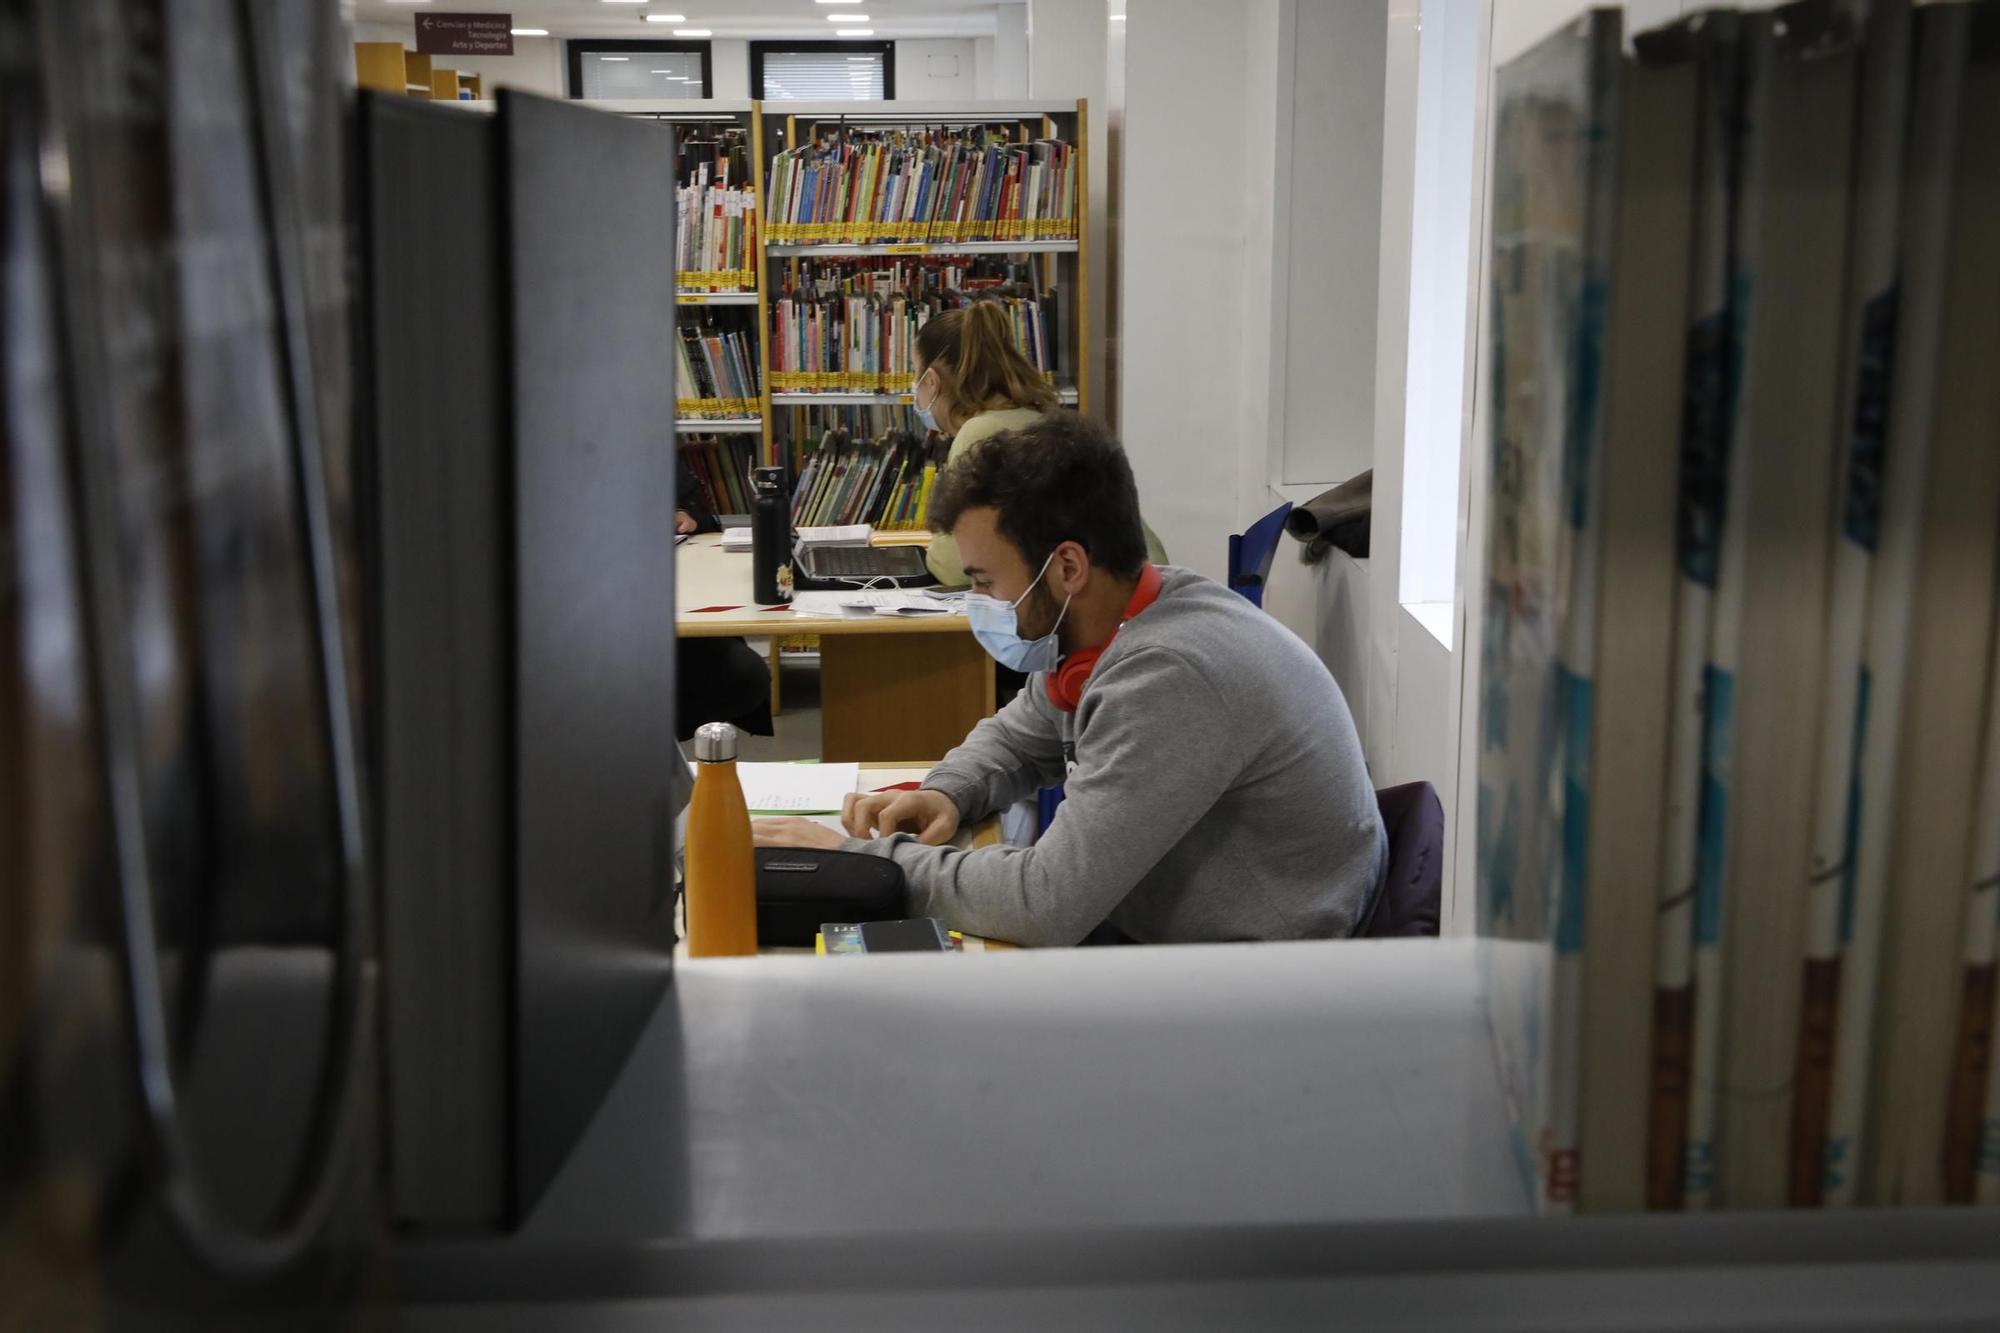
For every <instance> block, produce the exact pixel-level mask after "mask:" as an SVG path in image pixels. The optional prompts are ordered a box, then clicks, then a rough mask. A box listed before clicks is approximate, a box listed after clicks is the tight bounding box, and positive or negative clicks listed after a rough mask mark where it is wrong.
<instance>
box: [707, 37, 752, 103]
mask: <svg viewBox="0 0 2000 1333" xmlns="http://www.w3.org/2000/svg"><path fill="white" fill-rule="evenodd" d="M708 83H709V87H710V89H711V90H712V95H713V96H714V97H717V98H719V99H721V100H723V101H729V102H734V101H738V100H740V99H744V98H750V97H755V96H756V95H757V93H756V90H755V89H753V88H752V87H751V86H750V43H749V42H747V41H736V40H731V39H728V38H722V37H718V38H715V39H714V40H713V41H711V42H710V43H709V44H708Z"/></svg>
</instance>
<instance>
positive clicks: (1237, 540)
mask: <svg viewBox="0 0 2000 1333" xmlns="http://www.w3.org/2000/svg"><path fill="white" fill-rule="evenodd" d="M1291 512H1292V506H1291V505H1290V504H1289V503H1286V504H1281V505H1279V506H1278V507H1277V508H1276V509H1273V510H1272V511H1271V512H1270V513H1268V514H1266V515H1264V517H1262V518H1260V519H1258V520H1257V521H1256V522H1255V523H1252V524H1251V525H1250V526H1249V528H1248V529H1246V530H1245V531H1244V532H1243V533H1242V535H1240V536H1233V537H1231V538H1230V539H1229V586H1230V588H1231V589H1232V590H1234V591H1236V592H1240V593H1242V594H1243V595H1244V596H1245V597H1247V598H1249V599H1250V604H1251V605H1252V606H1257V607H1261V606H1263V605H1264V584H1265V582H1266V581H1267V580H1268V579H1269V578H1270V577H1271V560H1272V558H1273V557H1275V556H1276V555H1277V554H1278V539H1279V538H1280V537H1282V536H1284V535H1285V520H1286V519H1287V518H1289V517H1290V516H1291Z"/></svg>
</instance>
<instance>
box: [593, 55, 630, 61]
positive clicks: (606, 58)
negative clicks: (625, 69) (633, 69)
mask: <svg viewBox="0 0 2000 1333" xmlns="http://www.w3.org/2000/svg"><path fill="white" fill-rule="evenodd" d="M631 58H632V57H631V56H599V57H598V59H599V60H630V59H631Z"/></svg>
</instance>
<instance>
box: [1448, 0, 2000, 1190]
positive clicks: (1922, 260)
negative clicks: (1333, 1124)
mask: <svg viewBox="0 0 2000 1333" xmlns="http://www.w3.org/2000/svg"><path fill="white" fill-rule="evenodd" d="M1855 14H1856V11H1853V10H1851V9H1849V8H1846V7H1842V6H1838V5H1833V4H1805V5H1793V6H1789V7H1787V8H1786V9H1785V10H1782V11H1777V12H1758V13H1742V14H1739V13H1736V12H1734V11H1720V10H1718V11H1709V12H1706V13H1703V14H1700V15H1697V16H1692V17H1690V18H1687V19H1684V20H1683V21H1681V22H1679V23H1677V24H1675V25H1672V26H1670V27H1668V28H1665V29H1660V30H1657V31H1654V32H1649V33H1644V34H1640V35H1639V36H1638V38H1637V39H1636V40H1635V42H1634V43H1633V50H1632V52H1631V53H1629V54H1628V53H1626V52H1625V51H1624V50H1623V33H1622V23H1621V19H1620V15H1619V14H1618V12H1617V11H1615V10H1598V11H1594V12H1593V13H1592V14H1591V16H1590V17H1589V18H1588V19H1587V20H1586V21H1584V22H1582V23H1580V24H1578V25H1573V26H1572V27H1570V28H1568V29H1566V30H1564V31H1563V32H1562V33H1559V34H1557V35H1556V36H1553V37H1551V38H1549V39H1548V40H1546V41H1545V42H1543V43H1542V44H1540V45H1539V46H1537V47H1536V48H1534V49H1533V50H1532V51H1531V52H1529V53H1528V54H1527V55H1525V56H1523V57H1522V58H1521V59H1520V60H1518V61H1516V62H1513V63H1510V64H1509V65H1508V66H1507V67H1505V68H1504V69H1503V70H1502V71H1501V72H1500V74H1499V76H1498V78H1497V79H1496V88H1495V115H1496V132H1495V139H1494V152H1493V159H1492V160H1493V162H1494V181H1493V201H1494V202H1493V240H1492V248H1491V252H1490V254H1489V260H1488V263H1489V269H1490V271H1491V272H1492V274H1493V275H1494V285H1493V298H1492V306H1491V331H1490V335H1489V336H1490V343H1491V355H1490V357H1489V358H1488V365H1489V366H1490V368H1491V372H1492V384H1491V390H1490V394H1489V395H1488V401H1489V404H1490V409H1489V413H1490V414H1489V419H1488V421H1487V423H1486V427H1487V430H1488V432H1489V436H1488V442H1489V447H1490V452H1489V454H1488V464H1487V467H1488V474H1489V475H1488V484H1487V487H1486V492H1487V497H1488V499H1487V507H1486V517H1485V524H1486V531H1485V548H1486V549H1485V582H1484V587H1485V593H1484V596H1483V597H1482V598H1481V599H1480V612H1479V613H1480V615H1481V617H1482V623H1481V629H1480V634H1479V641H1480V644H1481V650H1480V687H1479V690H1478V709H1479V714H1480V715H1479V717H1478V719H1477V722H1476V724H1475V725H1476V726H1477V728H1478V732H1477V734H1478V736H1479V738H1480V757H1479V771H1478V778H1477V788H1478V803H1479V804H1478V812H1477V830H1478V832H1477V838H1476V842H1477V862H1476V870H1477V878H1478V884H1477V892H1478V900H1479V904H1480V918H1481V920H1480V926H1481V930H1482V933H1484V934H1487V935H1489V936H1493V937H1495V939H1496V942H1497V947H1495V948H1493V949H1492V950H1491V951H1489V952H1488V953H1486V954H1485V955H1483V956H1484V958H1485V960H1486V961H1485V966H1486V968H1487V972H1488V975H1487V978H1486V989H1487V994H1488V1000H1489V1005H1488V1012H1489V1015H1490V1017H1491V1021H1492V1024H1493V1027H1494V1039H1495V1043H1496V1048H1497V1049H1498V1052H1499V1055H1500V1063H1501V1069H1502V1075H1503V1084H1504V1086H1505V1089H1506V1092H1507V1096H1508V1099H1509V1102H1510V1104H1511V1105H1512V1107H1513V1110H1514V1114H1515V1117H1516V1121H1517V1126H1518V1129H1519V1132H1520V1135H1521V1142H1522V1145H1523V1148H1524V1152H1523V1159H1524V1160H1525V1161H1527V1162H1529V1163H1531V1164H1532V1171H1531V1184H1532V1186H1533V1188H1534V1189H1535V1191H1536V1194H1537V1197H1538V1199H1539V1200H1540V1202H1541V1204H1542V1205H1543V1206H1544V1207H1545V1208H1547V1209H1550V1210H1563V1209H1567V1208H1570V1207H1573V1206H1575V1207H1583V1208H1586V1209H1593V1210H1619V1209H1631V1208H1640V1207H1651V1208H1664V1209H1675V1208H1690V1209H1697V1208H1716V1207H1720V1208H1775V1207H1784V1206H1794V1207H1797V1206H1841V1205H1851V1204H1874V1205H1895V1204H1910V1205H1925V1204H1935V1203H1942V1202H1971V1201H1974V1200H1983V1201H1986V1202H1995V1201H2000V1065H1996V1062H1995V1061H1994V1060H1993V1058H1992V1034H1993V1030H1994V1027H1995V1026H1996V1023H2000V1011H1996V1003H1997V1002H2000V1000H1997V998H1996V991H2000V987H1996V984H1995V974H1996V967H1995V957H1996V942H2000V915H1996V912H2000V572H1997V571H2000V376H1995V375H1994V374H1993V373H1992V367H1991V356H1992V350H1993V348H1995V347H1996V346H2000V250H1996V249H1995V247H1994V246H1993V245H1992V237H1993V236H1995V235H1996V234H2000V7H1996V6H1995V5H1993V4H1991V3H1947V4H1936V5H1922V6H1912V5H1911V4H1909V3H1906V2H1905V0H1879V2H1878V3H1876V4H1874V5H1872V6H1871V7H1869V9H1868V10H1867V12H1866V15H1865V19H1864V20H1860V21H1857V20H1856V18H1855Z"/></svg>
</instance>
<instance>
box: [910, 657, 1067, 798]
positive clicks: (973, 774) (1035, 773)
mask: <svg viewBox="0 0 2000 1333" xmlns="http://www.w3.org/2000/svg"><path fill="white" fill-rule="evenodd" d="M1062 780H1063V758H1062V721H1061V719H1060V718H1059V717H1058V716H1057V714H1056V710H1055V705H1054V704H1051V703H1050V702H1049V699H1048V693H1047V691H1045V690H1044V689H1043V688H1042V681H1041V677H1039V676H1036V677H1033V678H1031V679H1030V680H1029V681H1028V685H1027V688H1025V689H1023V690H1022V691H1021V692H1020V693H1019V694H1018V695H1016V696H1015V697H1014V699H1013V701H1012V702H1011V703H1009V704H1008V705H1007V706H1006V707H1005V708H1003V709H1001V710H1000V711H999V712H998V713H995V714H994V715H993V716H992V717H989V718H983V719H981V721H980V723H979V725H978V726H976V727H974V728H973V729H972V734H971V735H969V736H967V737H966V738H965V742H964V744H962V745H960V746H959V747H958V748H957V749H955V750H953V751H952V752H951V753H950V754H948V755H946V756H945V757H944V758H943V759H941V760H939V761H938V763H937V766H936V767H935V768H933V769H931V771H930V775H929V776H928V777H926V778H925V779H924V790H926V791H941V792H943V793H944V794H945V795H946V796H949V797H950V798H951V800H952V804H954V805H956V806H957V807H958V812H959V814H960V815H961V816H962V817H963V818H965V819H966V820H968V821H973V820H980V819H986V818H988V817H990V816H992V815H996V814H998V813H999V812H1000V811H1002V810H1005V809H1006V808H1007V807H1008V806H1010V805H1012V804H1014V802H1016V801H1018V800H1022V799H1023V798H1025V797H1028V796H1032V795H1033V794H1034V793H1035V792H1036V791H1038V790H1040V789H1041V788H1043V787H1053V786H1055V785H1056V784H1057V783H1059V782H1061V781H1062Z"/></svg>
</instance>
